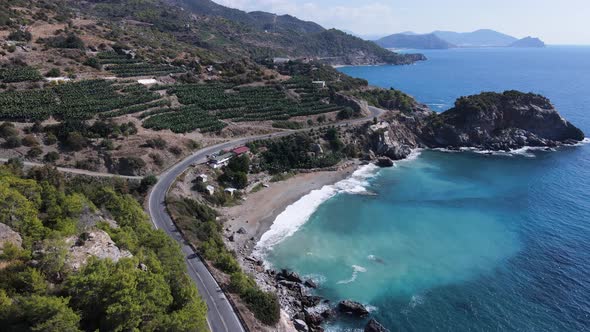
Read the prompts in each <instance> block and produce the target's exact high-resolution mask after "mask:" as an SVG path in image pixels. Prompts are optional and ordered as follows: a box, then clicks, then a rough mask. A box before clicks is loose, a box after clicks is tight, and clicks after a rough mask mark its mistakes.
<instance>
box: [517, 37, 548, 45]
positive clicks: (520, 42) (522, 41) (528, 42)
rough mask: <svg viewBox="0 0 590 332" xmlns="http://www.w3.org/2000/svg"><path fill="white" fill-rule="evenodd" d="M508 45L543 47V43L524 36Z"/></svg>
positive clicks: (537, 39)
mask: <svg viewBox="0 0 590 332" xmlns="http://www.w3.org/2000/svg"><path fill="white" fill-rule="evenodd" d="M510 47H545V43H544V42H543V41H542V40H541V39H539V38H534V37H525V38H523V39H519V40H517V41H515V42H514V43H512V44H510Z"/></svg>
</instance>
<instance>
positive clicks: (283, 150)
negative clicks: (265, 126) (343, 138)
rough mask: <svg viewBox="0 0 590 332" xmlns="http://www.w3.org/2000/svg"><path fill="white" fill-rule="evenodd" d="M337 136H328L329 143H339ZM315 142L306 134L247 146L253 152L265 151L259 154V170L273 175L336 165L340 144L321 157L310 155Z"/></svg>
mask: <svg viewBox="0 0 590 332" xmlns="http://www.w3.org/2000/svg"><path fill="white" fill-rule="evenodd" d="M337 139H338V137H337V134H331V135H330V136H329V140H330V142H332V141H333V142H339V140H337ZM316 144H317V143H315V141H314V140H313V139H312V138H311V137H309V136H308V135H307V134H302V133H300V134H294V135H290V136H287V137H282V138H280V139H275V140H265V141H257V142H254V143H250V144H249V145H248V146H249V147H250V149H252V150H253V151H258V150H259V149H260V148H261V147H265V148H266V150H265V151H264V152H262V154H261V162H260V165H259V167H260V169H261V170H266V171H269V172H271V173H273V174H275V173H281V172H287V171H290V170H292V169H297V168H302V169H310V168H321V167H330V166H334V165H336V164H337V163H338V162H340V160H341V159H342V157H343V155H342V154H341V153H340V152H339V150H340V149H341V148H342V142H339V143H334V148H335V149H334V150H333V151H331V152H327V153H325V154H321V155H312V154H310V152H313V151H314V150H317V149H316V148H314V145H316Z"/></svg>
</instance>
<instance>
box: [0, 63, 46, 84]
mask: <svg viewBox="0 0 590 332" xmlns="http://www.w3.org/2000/svg"><path fill="white" fill-rule="evenodd" d="M41 78H42V77H41V74H40V73H39V71H38V70H37V69H35V68H32V67H29V66H12V67H9V68H3V69H0V81H2V82H3V83H15V82H24V81H38V80H40V79H41Z"/></svg>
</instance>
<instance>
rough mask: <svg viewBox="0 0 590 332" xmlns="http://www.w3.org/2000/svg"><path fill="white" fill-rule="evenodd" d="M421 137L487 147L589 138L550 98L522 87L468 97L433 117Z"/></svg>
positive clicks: (449, 144)
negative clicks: (517, 89)
mask: <svg viewBox="0 0 590 332" xmlns="http://www.w3.org/2000/svg"><path fill="white" fill-rule="evenodd" d="M420 136H421V138H422V140H423V142H424V143H425V144H426V145H427V146H428V147H445V148H449V147H450V148H458V147H473V148H479V149H486V150H510V149H518V148H522V147H524V146H536V147H539V146H541V147H542V146H547V147H554V146H558V145H562V144H573V143H576V142H578V141H581V140H583V139H584V133H582V131H581V130H580V129H578V128H576V127H575V126H574V125H572V124H571V123H570V122H568V121H567V120H565V119H564V118H563V117H561V115H559V113H558V112H557V110H556V109H555V107H554V106H553V105H552V104H551V102H550V101H549V100H548V99H547V98H545V97H543V96H540V95H536V94H532V93H522V92H518V91H506V92H504V93H491V92H490V93H482V94H479V95H475V96H469V97H462V98H460V99H458V100H457V102H456V103H455V107H453V108H452V109H450V110H448V111H446V112H443V113H441V114H438V115H434V116H431V117H429V118H428V119H427V120H426V123H425V125H424V130H423V132H422V133H421V134H420Z"/></svg>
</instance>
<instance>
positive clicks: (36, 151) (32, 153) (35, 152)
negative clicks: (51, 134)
mask: <svg viewBox="0 0 590 332" xmlns="http://www.w3.org/2000/svg"><path fill="white" fill-rule="evenodd" d="M42 154H43V150H42V149H41V148H40V147H38V146H35V147H33V148H31V149H30V150H29V151H28V152H27V157H28V158H37V157H39V156H40V155H42Z"/></svg>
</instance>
